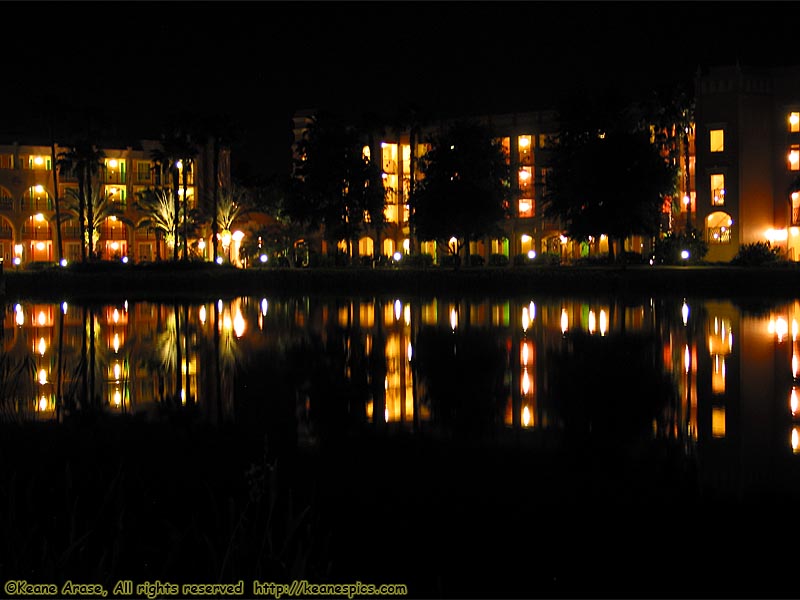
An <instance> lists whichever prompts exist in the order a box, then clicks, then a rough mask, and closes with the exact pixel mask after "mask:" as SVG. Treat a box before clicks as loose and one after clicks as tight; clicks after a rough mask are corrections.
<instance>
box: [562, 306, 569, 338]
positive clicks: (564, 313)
mask: <svg viewBox="0 0 800 600" xmlns="http://www.w3.org/2000/svg"><path fill="white" fill-rule="evenodd" d="M568 328H569V316H568V315H567V309H566V308H562V309H561V333H566V332H567V329H568Z"/></svg>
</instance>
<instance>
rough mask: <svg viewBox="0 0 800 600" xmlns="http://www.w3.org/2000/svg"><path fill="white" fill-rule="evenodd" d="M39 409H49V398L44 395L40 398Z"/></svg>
mask: <svg viewBox="0 0 800 600" xmlns="http://www.w3.org/2000/svg"><path fill="white" fill-rule="evenodd" d="M39 410H47V398H45V397H44V396H42V397H41V398H39Z"/></svg>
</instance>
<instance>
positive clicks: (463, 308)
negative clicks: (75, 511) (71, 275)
mask: <svg viewBox="0 0 800 600" xmlns="http://www.w3.org/2000/svg"><path fill="white" fill-rule="evenodd" d="M798 322H800V303H798V302H790V303H785V304H782V305H780V306H776V307H773V308H771V309H769V310H766V311H757V312H752V311H751V312H748V311H747V310H742V309H740V308H739V307H737V306H736V305H735V304H733V303H731V302H728V301H717V300H713V301H712V300H706V301H699V300H695V301H692V300H689V299H680V300H676V301H673V300H666V299H660V300H654V299H648V300H646V301H641V302H637V303H633V304H631V303H622V302H618V301H615V300H613V299H611V300H596V299H585V298H548V297H542V298H510V299H496V298H494V299H486V300H465V299H454V298H428V299H424V298H423V299H417V298H334V299H324V298H311V297H293V298H280V297H275V298H254V297H241V298H234V299H232V300H224V301H223V300H220V301H218V302H213V303H205V304H192V303H188V304H161V303H148V302H136V303H132V304H130V305H128V304H127V303H119V304H108V305H101V306H92V307H86V306H79V305H72V304H67V303H63V304H61V303H60V304H42V303H28V302H24V301H23V302H20V303H12V304H7V305H6V307H5V312H4V322H3V340H2V349H3V354H2V360H3V363H4V364H3V366H4V369H6V372H8V373H14V374H15V377H13V378H9V377H6V378H5V379H4V381H3V384H2V389H1V390H0V392H2V405H3V415H5V418H6V419H42V420H49V419H60V418H64V417H65V415H67V414H69V413H70V412H74V411H78V410H81V409H82V408H85V407H89V406H94V405H95V403H97V404H98V406H99V407H100V408H102V410H105V411H108V412H110V413H121V414H128V413H139V412H145V413H152V414H154V415H155V414H156V413H157V412H158V410H159V409H160V408H163V407H165V406H174V407H178V406H187V405H189V406H196V407H197V408H198V410H199V412H200V414H202V415H203V416H204V417H205V418H208V419H209V420H211V421H219V420H225V419H234V418H235V416H236V413H237V403H238V404H241V403H242V402H244V401H245V400H244V394H246V389H247V388H246V387H245V386H240V385H237V380H242V379H243V378H252V377H258V374H259V372H260V369H263V365H260V364H259V363H258V362H257V360H259V358H258V357H263V356H269V357H270V360H271V361H273V363H274V364H272V365H270V369H269V370H264V374H265V376H266V375H267V374H268V373H272V372H275V371H278V370H280V369H284V370H285V372H286V377H285V380H284V381H283V382H281V383H282V385H283V386H285V387H287V388H291V389H292V390H293V391H292V394H293V395H294V399H293V400H292V402H295V403H296V414H297V418H298V419H304V420H305V422H306V423H309V424H311V427H312V429H313V428H314V426H315V420H316V422H319V420H320V419H322V418H323V417H322V416H321V415H324V414H325V413H326V412H328V411H329V409H333V408H334V407H333V406H332V405H333V404H336V403H340V404H341V405H337V406H335V410H336V411H338V412H340V413H342V414H346V416H347V420H348V422H349V423H360V424H361V425H363V426H385V427H390V428H397V427H400V428H405V429H408V430H410V431H426V430H431V431H432V430H437V429H442V428H445V429H446V428H447V427H455V426H457V423H459V422H462V421H466V420H469V419H473V418H474V415H471V414H470V411H471V410H473V409H475V410H478V411H479V414H480V417H479V420H480V422H481V423H482V425H484V426H485V427H484V429H485V430H487V431H488V430H491V431H495V432H500V433H502V432H503V431H530V432H534V433H535V432H536V431H544V430H548V431H556V432H557V431H561V430H564V429H565V428H567V427H569V422H570V421H569V419H567V418H566V417H565V405H566V402H567V401H566V400H565V398H563V397H558V396H557V395H556V392H555V390H556V388H557V387H558V386H556V384H555V379H554V377H555V375H554V372H553V363H554V361H556V357H560V356H567V357H569V356H570V354H569V353H570V352H571V351H572V350H571V349H574V348H577V347H578V346H577V345H576V344H578V342H577V340H579V339H580V338H581V337H585V338H587V339H593V340H595V343H596V344H608V345H606V346H603V345H599V346H590V345H581V346H580V347H581V348H595V347H596V348H598V349H599V350H600V351H601V354H597V355H594V354H593V355H591V360H592V361H595V363H594V364H592V363H581V362H580V361H579V360H577V359H578V358H580V357H578V356H577V355H576V356H574V358H575V359H576V362H575V365H577V366H576V367H575V368H576V369H579V370H578V371H576V373H575V375H576V377H579V376H580V374H581V371H580V369H583V373H584V374H591V373H594V376H595V377H599V379H600V380H602V381H604V380H605V376H604V375H603V373H602V372H598V373H595V372H594V371H593V369H596V368H600V367H602V369H605V370H610V369H611V370H616V369H618V373H617V374H616V375H615V377H617V378H618V380H619V382H620V385H622V386H624V385H626V381H632V379H631V378H632V377H633V376H634V375H635V373H632V372H631V370H630V369H631V366H632V365H631V364H624V363H625V361H624V360H622V361H619V362H620V364H610V363H607V362H603V361H601V362H596V361H599V360H600V359H601V358H602V356H603V352H605V353H608V352H609V351H610V350H609V349H610V348H612V346H611V344H625V343H627V342H628V341H630V340H632V339H634V338H636V337H637V336H639V337H640V339H646V340H652V341H651V342H650V341H648V342H647V343H648V344H652V346H651V347H650V350H649V351H648V355H652V360H650V363H648V364H649V367H648V368H652V369H653V370H654V372H658V373H661V374H663V375H664V376H665V377H666V378H667V380H668V381H669V382H671V383H670V385H671V386H672V387H673V390H672V392H666V393H665V395H664V402H662V403H661V404H660V405H658V406H657V407H656V408H657V410H656V411H655V412H654V413H653V414H652V415H651V417H652V419H651V434H650V435H651V436H652V438H653V439H673V440H682V441H685V442H686V443H689V444H690V445H693V446H696V445H698V444H699V445H702V444H717V445H719V444H728V443H730V444H731V446H732V445H733V444H734V443H741V442H742V440H750V439H757V440H760V442H762V443H769V444H775V445H776V448H781V447H782V448H783V449H784V451H786V452H789V453H794V452H797V447H798V446H797V441H796V440H797V429H796V423H795V419H797V418H798V399H797V398H798V396H797V388H798V386H800V382H798V356H800V340H798ZM478 334H480V337H479V336H478ZM642 336H646V337H642ZM601 340H608V341H607V342H603V341H601ZM580 343H581V344H583V342H580ZM300 349H302V352H301V351H300ZM431 349H435V350H436V352H439V353H440V355H439V356H432V355H431V354H430V351H431ZM475 352H478V353H479V354H480V353H483V354H480V356H477V357H476V356H473V355H472V354H474V353H475ZM265 353H266V354H265ZM426 353H427V355H426ZM298 357H302V359H298ZM445 359H446V360H445ZM634 364H635V363H634ZM337 365H339V366H337ZM434 367H435V368H434ZM436 369H444V370H443V371H437V370H436ZM323 382H324V383H323ZM558 389H559V390H561V393H564V392H563V391H564V389H567V388H564V386H563V385H562V386H561V387H558ZM575 389H577V388H575ZM581 389H583V390H589V389H591V388H590V387H585V388H581ZM604 392H605V390H601V389H596V390H595V392H594V393H590V394H588V395H589V396H593V397H592V398H589V397H587V398H584V399H582V402H585V403H586V404H585V406H589V407H591V408H592V410H593V411H596V410H599V409H598V408H597V406H596V405H595V404H596V403H602V402H603V401H604V400H603V399H602V397H603V395H604ZM670 393H672V395H670ZM287 394H288V392H287ZM474 394H483V399H482V400H480V401H476V400H474V399H472V398H471V395H474ZM484 400H485V402H484ZM248 401H249V400H248ZM258 401H260V402H270V401H271V400H270V397H269V396H268V395H267V396H265V397H263V398H260V399H259V400H258ZM470 402H472V403H473V404H474V403H476V402H477V403H478V404H481V406H480V407H476V406H471V405H470ZM590 403H595V404H590ZM314 406H316V407H317V408H316V409H314ZM320 407H325V408H324V410H323V409H322V408H320ZM620 409H626V408H625V407H624V406H622V407H620V406H612V405H609V406H608V408H607V410H606V414H604V415H603V416H602V418H603V419H606V420H608V421H617V422H622V420H624V418H623V417H624V415H619V414H615V413H614V411H615V410H620ZM632 410H637V409H636V408H635V407H634V408H633V409H632ZM598 418H600V417H598ZM753 436H755V437H753ZM737 440H738V441H737ZM721 447H722V446H721ZM776 451H778V452H779V450H776Z"/></svg>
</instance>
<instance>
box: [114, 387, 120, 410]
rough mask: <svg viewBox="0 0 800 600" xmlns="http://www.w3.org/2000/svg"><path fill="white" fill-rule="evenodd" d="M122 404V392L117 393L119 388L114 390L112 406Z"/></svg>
mask: <svg viewBox="0 0 800 600" xmlns="http://www.w3.org/2000/svg"><path fill="white" fill-rule="evenodd" d="M120 404H122V394H120V393H119V389H116V390H114V406H119V405H120Z"/></svg>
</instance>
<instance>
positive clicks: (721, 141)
mask: <svg viewBox="0 0 800 600" xmlns="http://www.w3.org/2000/svg"><path fill="white" fill-rule="evenodd" d="M710 138H711V147H710V150H711V152H723V151H724V150H725V131H724V130H723V129H712V130H711V135H710Z"/></svg>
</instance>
